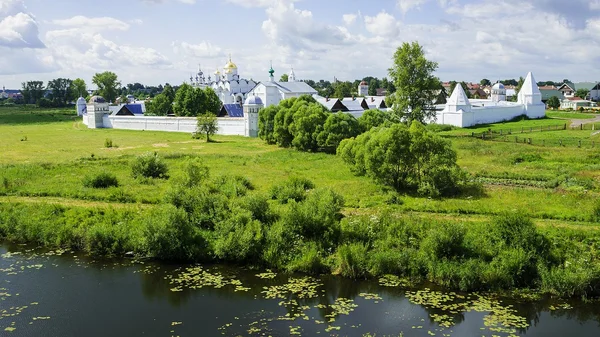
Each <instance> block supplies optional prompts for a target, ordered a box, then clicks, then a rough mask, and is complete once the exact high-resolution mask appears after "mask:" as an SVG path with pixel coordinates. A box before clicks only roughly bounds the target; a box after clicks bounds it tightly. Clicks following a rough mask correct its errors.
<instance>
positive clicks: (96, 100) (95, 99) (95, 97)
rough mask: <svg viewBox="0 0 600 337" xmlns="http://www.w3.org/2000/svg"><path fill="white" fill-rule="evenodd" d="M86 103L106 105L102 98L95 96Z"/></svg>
mask: <svg viewBox="0 0 600 337" xmlns="http://www.w3.org/2000/svg"><path fill="white" fill-rule="evenodd" d="M88 103H90V104H94V103H106V100H105V99H104V97H102V96H98V95H96V96H92V97H90V100H89V101H88Z"/></svg>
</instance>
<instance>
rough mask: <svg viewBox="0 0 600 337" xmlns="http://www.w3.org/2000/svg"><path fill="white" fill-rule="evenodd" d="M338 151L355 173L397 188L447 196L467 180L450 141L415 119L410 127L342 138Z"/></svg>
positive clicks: (378, 129) (394, 127) (456, 190)
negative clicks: (430, 130) (427, 128)
mask: <svg viewBox="0 0 600 337" xmlns="http://www.w3.org/2000/svg"><path fill="white" fill-rule="evenodd" d="M337 154H338V156H340V157H341V158H342V159H343V160H344V161H345V162H346V163H347V164H348V165H350V168H351V170H352V171H353V172H354V173H355V174H358V175H367V176H370V177H372V178H374V179H375V180H376V181H378V182H380V183H382V184H384V185H387V186H390V187H393V188H394V189H396V190H397V191H403V190H415V189H416V190H418V191H419V192H420V193H421V194H424V195H428V196H434V197H437V196H447V195H452V194H455V193H457V192H459V191H460V186H461V184H463V183H465V182H466V175H465V173H464V172H463V171H462V170H461V169H460V167H458V165H457V164H456V158H457V155H456V152H455V151H454V150H453V149H452V146H451V143H450V142H449V141H448V140H446V139H443V138H441V137H439V136H437V135H435V134H433V133H431V132H428V131H427V130H426V129H425V127H424V125H423V124H421V123H419V122H418V121H416V120H414V121H413V122H412V124H411V126H410V128H409V127H407V126H406V125H403V124H392V125H390V126H389V127H380V128H374V129H371V130H370V131H368V132H365V133H363V134H362V135H360V136H358V137H356V138H353V139H346V140H343V141H342V142H341V143H340V146H339V147H338V150H337Z"/></svg>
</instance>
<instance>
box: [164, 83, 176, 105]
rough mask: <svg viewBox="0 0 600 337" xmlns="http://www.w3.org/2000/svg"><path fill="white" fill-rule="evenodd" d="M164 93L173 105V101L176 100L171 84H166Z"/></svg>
mask: <svg viewBox="0 0 600 337" xmlns="http://www.w3.org/2000/svg"><path fill="white" fill-rule="evenodd" d="M161 87H162V86H161ZM162 93H163V94H164V95H165V96H167V98H168V99H169V101H171V103H173V101H174V100H175V90H174V89H173V87H172V86H171V85H170V84H169V83H167V84H165V86H164V88H162Z"/></svg>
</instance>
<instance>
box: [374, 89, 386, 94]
mask: <svg viewBox="0 0 600 337" xmlns="http://www.w3.org/2000/svg"><path fill="white" fill-rule="evenodd" d="M375 91H376V92H377V93H376V95H377V96H387V94H388V92H387V89H384V88H378V89H376V90H375Z"/></svg>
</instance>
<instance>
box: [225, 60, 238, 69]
mask: <svg viewBox="0 0 600 337" xmlns="http://www.w3.org/2000/svg"><path fill="white" fill-rule="evenodd" d="M223 69H237V66H236V65H235V63H233V62H231V60H229V62H227V64H226V65H225V67H223Z"/></svg>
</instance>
